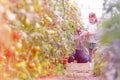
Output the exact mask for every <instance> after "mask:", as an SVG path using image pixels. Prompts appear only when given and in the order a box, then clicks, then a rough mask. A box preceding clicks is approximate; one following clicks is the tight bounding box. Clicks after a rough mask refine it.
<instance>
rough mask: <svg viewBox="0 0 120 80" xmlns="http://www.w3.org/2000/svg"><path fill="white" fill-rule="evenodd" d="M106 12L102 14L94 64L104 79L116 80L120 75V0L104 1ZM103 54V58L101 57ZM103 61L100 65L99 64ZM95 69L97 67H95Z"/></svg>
mask: <svg viewBox="0 0 120 80" xmlns="http://www.w3.org/2000/svg"><path fill="white" fill-rule="evenodd" d="M106 3H107V4H106V5H105V7H106V6H109V7H108V8H106V13H105V14H104V17H103V18H104V20H103V21H102V23H101V26H102V27H101V29H100V31H101V32H102V34H101V35H100V44H99V50H98V51H97V53H98V54H97V55H99V57H96V58H95V60H97V59H98V61H99V62H101V63H97V62H96V63H97V64H95V67H96V66H97V67H98V70H99V71H98V72H99V73H101V72H103V74H100V75H102V76H104V79H105V80H117V79H119V78H120V77H119V76H120V75H119V72H120V65H119V64H120V54H119V52H120V50H119V47H120V44H119V43H120V26H119V25H120V23H119V22H120V15H119V14H120V10H119V9H120V7H119V5H120V2H119V0H116V1H106ZM111 5H112V6H111ZM103 56H104V58H103ZM103 63H105V64H104V65H103V66H102V67H101V66H100V65H101V64H103ZM95 70H96V71H97V69H95Z"/></svg>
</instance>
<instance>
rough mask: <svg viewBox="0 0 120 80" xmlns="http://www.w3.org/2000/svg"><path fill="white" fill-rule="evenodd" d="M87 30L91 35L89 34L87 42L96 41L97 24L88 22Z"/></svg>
mask: <svg viewBox="0 0 120 80" xmlns="http://www.w3.org/2000/svg"><path fill="white" fill-rule="evenodd" d="M87 30H88V32H90V33H92V34H93V35H90V36H89V39H88V42H89V43H96V42H97V40H96V39H95V36H96V31H97V24H89V25H88V26H87Z"/></svg>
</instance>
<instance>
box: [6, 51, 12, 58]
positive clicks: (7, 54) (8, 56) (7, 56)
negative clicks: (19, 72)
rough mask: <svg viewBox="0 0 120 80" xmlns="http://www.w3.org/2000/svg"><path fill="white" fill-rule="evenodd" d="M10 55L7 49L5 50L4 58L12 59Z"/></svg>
mask: <svg viewBox="0 0 120 80" xmlns="http://www.w3.org/2000/svg"><path fill="white" fill-rule="evenodd" d="M12 55H13V54H12V53H11V52H10V51H9V50H8V49H6V50H5V56H6V58H10V57H12Z"/></svg>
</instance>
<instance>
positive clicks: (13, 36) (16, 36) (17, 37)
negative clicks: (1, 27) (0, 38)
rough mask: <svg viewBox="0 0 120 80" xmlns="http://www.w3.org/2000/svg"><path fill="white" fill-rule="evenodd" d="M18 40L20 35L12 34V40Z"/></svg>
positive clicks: (14, 32)
mask: <svg viewBox="0 0 120 80" xmlns="http://www.w3.org/2000/svg"><path fill="white" fill-rule="evenodd" d="M19 38H20V33H19V32H17V31H13V32H12V39H13V40H18V39H19Z"/></svg>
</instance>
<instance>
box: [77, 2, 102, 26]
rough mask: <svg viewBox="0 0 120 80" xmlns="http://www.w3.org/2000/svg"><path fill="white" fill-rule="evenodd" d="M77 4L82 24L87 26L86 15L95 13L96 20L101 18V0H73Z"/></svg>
mask: <svg viewBox="0 0 120 80" xmlns="http://www.w3.org/2000/svg"><path fill="white" fill-rule="evenodd" d="M75 2H77V3H78V6H79V7H80V11H81V18H82V21H83V23H84V24H85V25H86V24H88V14H89V13H90V12H95V13H96V15H97V18H98V19H100V18H101V16H102V8H103V0H75Z"/></svg>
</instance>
